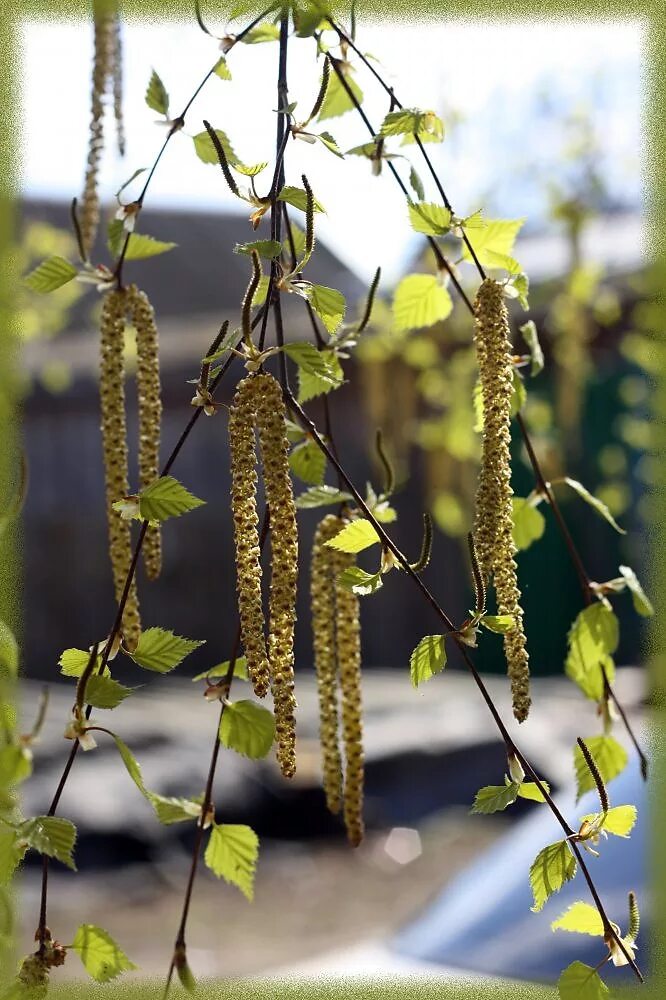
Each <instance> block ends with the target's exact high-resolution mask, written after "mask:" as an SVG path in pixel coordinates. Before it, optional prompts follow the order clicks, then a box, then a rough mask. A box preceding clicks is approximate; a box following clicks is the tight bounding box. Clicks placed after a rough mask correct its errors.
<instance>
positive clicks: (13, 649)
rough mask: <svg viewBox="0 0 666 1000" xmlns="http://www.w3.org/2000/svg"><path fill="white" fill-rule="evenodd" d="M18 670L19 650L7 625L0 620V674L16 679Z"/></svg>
mask: <svg viewBox="0 0 666 1000" xmlns="http://www.w3.org/2000/svg"><path fill="white" fill-rule="evenodd" d="M18 668H19V648H18V643H17V641H16V637H15V635H14V633H13V632H12V630H11V629H10V627H9V625H7V624H5V622H3V621H2V619H0V674H4V675H5V676H7V677H16V676H17V675H18Z"/></svg>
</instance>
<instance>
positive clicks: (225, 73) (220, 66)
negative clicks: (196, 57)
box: [215, 56, 231, 80]
mask: <svg viewBox="0 0 666 1000" xmlns="http://www.w3.org/2000/svg"><path fill="white" fill-rule="evenodd" d="M215 75H216V76H219V78H220V80H230V79H231V70H230V69H229V67H228V65H227V60H226V59H225V58H224V56H220V58H219V59H218V61H217V65H216V66H215Z"/></svg>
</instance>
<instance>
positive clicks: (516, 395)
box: [511, 368, 527, 417]
mask: <svg viewBox="0 0 666 1000" xmlns="http://www.w3.org/2000/svg"><path fill="white" fill-rule="evenodd" d="M526 402H527V389H526V388H525V383H524V382H523V380H522V378H521V376H520V372H518V371H517V370H516V369H515V368H514V369H513V392H512V393H511V416H512V417H515V415H516V414H517V413H520V411H521V410H522V408H523V406H524V405H525V403H526Z"/></svg>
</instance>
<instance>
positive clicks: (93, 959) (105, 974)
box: [71, 924, 136, 983]
mask: <svg viewBox="0 0 666 1000" xmlns="http://www.w3.org/2000/svg"><path fill="white" fill-rule="evenodd" d="M71 947H72V948H73V950H74V951H75V952H76V953H77V955H78V956H79V958H80V959H81V961H82V962H83V965H84V967H85V970H86V972H87V973H88V975H89V976H91V977H92V978H93V979H94V980H95V982H98V983H108V982H110V980H112V979H115V978H116V976H119V975H120V973H121V972H129V971H130V970H132V969H136V965H134V963H133V962H130V960H129V958H128V957H127V955H126V954H125V953H124V952H123V951H121V949H120V948H119V947H118V945H117V944H116V942H115V941H114V940H113V938H112V937H111V935H110V934H107V932H106V931H105V930H102V928H101V927H95V925H94V924H81V926H80V927H78V928H77V931H76V934H75V935H74V940H73V941H72V944H71Z"/></svg>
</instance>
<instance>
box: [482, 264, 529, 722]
mask: <svg viewBox="0 0 666 1000" xmlns="http://www.w3.org/2000/svg"><path fill="white" fill-rule="evenodd" d="M474 313H475V318H476V331H475V337H474V340H475V344H476V348H477V357H478V363H479V374H480V379H481V390H482V398H483V423H484V426H483V453H482V460H481V473H480V477H479V490H478V493H477V508H476V521H475V539H476V547H477V554H478V557H479V563H480V566H481V570H482V573H483V574H484V576H488V575H490V576H492V581H493V585H494V587H495V593H496V596H497V610H498V613H499V614H501V615H512V616H513V619H514V627H513V628H512V629H511V631H510V632H508V633H507V634H506V635H505V636H504V651H505V655H506V661H507V667H508V673H509V678H510V681H511V693H512V700H513V714H514V715H515V717H516V719H517V720H518V721H519V722H523V721H524V720H525V719H526V718H527V714H528V711H529V706H530V695H529V658H528V654H527V648H526V639H525V632H524V628H523V611H522V608H521V606H520V590H519V588H518V579H517V566H516V561H515V559H514V556H515V553H516V547H515V544H514V541H513V518H512V497H513V491H512V489H511V454H510V447H511V429H510V421H511V397H512V393H513V365H512V360H511V359H512V349H511V341H510V339H509V320H508V314H507V310H506V305H505V303H504V296H503V291H502V286H501V285H500V284H498V282H496V281H492V280H489V279H486V280H485V281H484V282H483V283H482V284H481V286H480V288H479V291H478V294H477V297H476V301H475V303H474Z"/></svg>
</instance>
